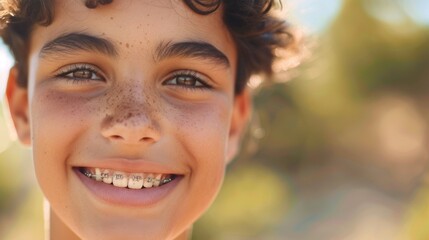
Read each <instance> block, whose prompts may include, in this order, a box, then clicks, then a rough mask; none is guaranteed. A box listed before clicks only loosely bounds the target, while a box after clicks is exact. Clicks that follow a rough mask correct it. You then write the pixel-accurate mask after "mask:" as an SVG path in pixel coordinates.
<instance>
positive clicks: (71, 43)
mask: <svg viewBox="0 0 429 240" xmlns="http://www.w3.org/2000/svg"><path fill="white" fill-rule="evenodd" d="M74 51H89V52H98V53H101V54H104V55H108V56H111V57H116V56H117V55H118V50H117V48H116V46H115V44H114V43H113V42H111V41H109V40H107V39H104V38H101V37H96V36H92V35H89V34H86V33H75V32H73V33H67V34H64V35H61V36H59V37H57V38H55V39H54V40H52V41H50V42H48V43H46V44H45V45H44V46H43V47H42V49H41V50H40V53H39V57H40V58H45V57H47V56H49V55H68V54H71V55H73V54H74Z"/></svg>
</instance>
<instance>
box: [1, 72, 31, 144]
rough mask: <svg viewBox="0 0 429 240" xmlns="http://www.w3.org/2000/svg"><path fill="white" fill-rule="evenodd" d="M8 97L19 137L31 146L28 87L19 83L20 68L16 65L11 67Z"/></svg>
mask: <svg viewBox="0 0 429 240" xmlns="http://www.w3.org/2000/svg"><path fill="white" fill-rule="evenodd" d="M6 97H7V102H8V103H9V110H10V114H11V117H12V120H13V124H14V125H15V130H16V133H17V135H18V138H19V140H20V141H21V143H23V144H24V145H28V146H29V145H30V144H31V137H30V136H31V134H30V118H29V109H28V91H27V89H26V88H24V87H21V86H19V85H18V69H17V68H16V67H13V68H11V69H10V71H9V78H8V80H7V88H6Z"/></svg>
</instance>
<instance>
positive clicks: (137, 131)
mask: <svg viewBox="0 0 429 240" xmlns="http://www.w3.org/2000/svg"><path fill="white" fill-rule="evenodd" d="M118 112H121V111H118ZM101 134H102V135H103V137H105V138H106V139H108V140H109V141H111V142H115V143H123V144H142V143H146V144H147V143H155V142H157V141H158V140H159V138H160V132H159V129H158V127H157V125H156V124H155V121H154V120H153V119H152V118H150V117H149V116H148V115H147V114H145V113H143V112H139V111H128V112H125V113H123V114H117V115H115V116H112V115H107V116H106V117H105V119H104V121H103V126H102V130H101Z"/></svg>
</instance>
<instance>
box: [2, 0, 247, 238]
mask: <svg viewBox="0 0 429 240" xmlns="http://www.w3.org/2000/svg"><path fill="white" fill-rule="evenodd" d="M71 32H77V33H85V34H89V35H92V36H97V37H101V38H104V39H107V40H108V41H110V42H112V43H113V45H114V46H115V48H116V55H115V56H110V55H108V54H105V53H101V52H99V51H96V50H88V49H86V50H73V51H67V53H66V54H64V53H59V52H55V51H53V52H48V53H46V51H45V52H44V53H43V54H42V52H43V49H44V46H46V44H47V43H49V42H51V41H52V40H54V39H56V38H58V37H59V36H63V35H64V34H69V33H71ZM183 41H197V42H206V43H209V44H211V45H212V46H214V47H215V48H216V49H217V50H219V51H220V52H222V53H223V54H224V55H225V57H226V58H227V60H228V62H229V65H228V66H227V65H226V64H221V63H220V62H219V61H217V60H215V59H211V58H205V57H201V56H200V57H192V56H167V57H165V58H162V59H159V58H157V57H156V55H157V54H156V49H157V48H158V49H159V46H160V44H162V43H166V42H173V43H174V42H183ZM29 49H30V51H29V77H28V81H29V84H28V88H26V89H24V88H20V87H18V86H17V85H16V79H17V77H18V76H17V71H16V69H15V68H13V69H11V71H10V75H9V81H8V88H7V97H8V102H9V106H10V110H11V114H12V117H13V120H14V124H15V128H16V130H17V133H18V136H19V138H20V140H21V141H22V142H23V143H25V144H28V145H31V146H32V147H33V160H34V162H35V170H36V176H37V179H38V182H39V184H40V186H41V189H42V191H43V193H44V195H45V196H46V198H47V199H48V201H49V203H50V206H51V219H50V227H51V230H50V237H51V239H78V238H81V239H132V238H136V237H138V238H139V239H186V238H188V237H189V236H190V229H191V227H192V224H193V222H194V221H195V220H196V219H197V218H198V217H200V216H201V214H202V213H203V212H204V211H205V210H206V209H207V208H208V207H209V206H210V204H211V203H212V201H213V199H214V198H215V196H216V194H217V192H218V190H219V188H220V186H221V183H222V180H223V177H224V171H225V166H226V165H227V163H228V161H229V160H231V159H232V157H233V156H234V155H235V153H236V151H237V148H238V144H239V139H240V135H241V133H242V130H243V128H244V127H245V125H246V122H247V119H248V116H249V111H250V101H249V95H248V93H247V91H244V92H243V93H242V94H239V95H234V77H235V74H236V48H235V45H234V43H233V41H232V39H231V36H230V35H229V32H228V30H227V29H226V27H225V26H224V24H223V22H222V10H221V9H219V10H218V11H216V12H215V13H213V14H210V15H208V16H201V15H198V14H195V13H194V12H192V11H191V10H190V9H188V7H187V6H185V5H184V4H183V3H182V2H181V1H177V0H173V1H171V0H158V1H141V0H138V1H137V0H134V1H132V0H129V1H114V2H113V3H112V4H109V5H105V6H99V7H98V8H96V9H87V8H86V7H85V6H84V4H82V3H81V2H80V1H76V0H63V1H60V2H58V3H56V4H55V19H54V22H53V23H52V24H51V25H49V26H47V27H44V26H35V28H34V31H33V32H32V34H31V39H30V48H29ZM83 63H84V64H83ZM76 65H77V66H80V67H79V69H78V70H76V69H72V67H75V66H76ZM82 65H83V66H85V67H88V66H90V67H91V69H90V70H89V71H86V72H85V71H79V70H81V68H82ZM70 69H72V70H70ZM94 69H95V70H96V71H93V70H94ZM189 70H191V71H192V74H190V71H189ZM70 71H71V72H70ZM177 74H182V75H186V74H188V75H191V79H193V80H195V78H192V76H197V77H200V78H201V80H203V81H204V82H205V83H204V84H206V85H209V86H210V87H208V88H207V87H195V86H194V85H191V86H186V85H183V84H182V85H178V84H176V82H174V79H175V77H176V75H177ZM82 76H83V77H82ZM172 79H173V82H172ZM198 81H199V80H198ZM206 85H204V86H206ZM110 158H121V159H127V160H130V161H129V162H131V165H132V166H135V167H136V168H139V167H140V165H141V164H142V162H155V163H157V164H159V165H161V166H168V168H170V169H174V171H175V172H176V173H180V174H182V175H183V179H182V180H181V181H180V182H179V184H178V185H177V186H176V188H175V189H174V190H173V191H172V192H171V193H170V194H169V195H168V196H167V197H165V198H164V199H162V201H159V202H157V203H155V204H152V205H150V206H143V207H136V206H127V205H121V204H112V203H108V202H104V201H102V200H100V199H98V198H96V197H95V196H94V195H93V194H92V193H91V192H90V191H88V189H86V188H85V186H84V185H83V184H82V182H81V181H80V180H79V178H78V177H77V176H76V173H75V172H74V171H73V167H79V166H88V167H91V166H93V165H92V164H94V162H95V161H98V163H99V161H100V159H102V160H101V161H109V160H108V159H110Z"/></svg>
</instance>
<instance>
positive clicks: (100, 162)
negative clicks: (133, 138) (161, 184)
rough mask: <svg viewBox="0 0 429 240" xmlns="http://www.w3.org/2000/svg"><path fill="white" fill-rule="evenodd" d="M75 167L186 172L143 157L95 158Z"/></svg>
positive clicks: (143, 171) (151, 171)
mask: <svg viewBox="0 0 429 240" xmlns="http://www.w3.org/2000/svg"><path fill="white" fill-rule="evenodd" d="M75 167H87V168H102V169H112V170H117V171H122V172H130V173H162V174H175V175H185V174H186V172H185V171H184V170H183V169H180V168H179V167H175V166H171V165H167V164H165V163H159V162H155V161H149V160H145V159H127V158H108V159H106V158H104V159H95V160H92V161H90V162H89V163H82V164H81V165H75Z"/></svg>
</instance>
